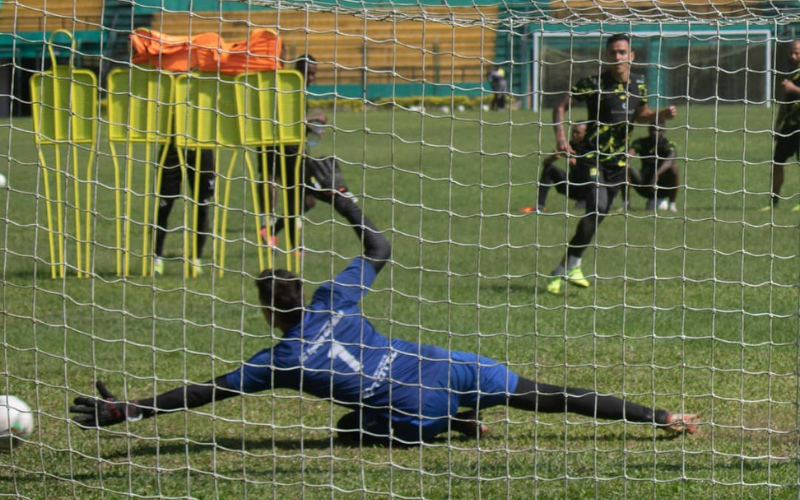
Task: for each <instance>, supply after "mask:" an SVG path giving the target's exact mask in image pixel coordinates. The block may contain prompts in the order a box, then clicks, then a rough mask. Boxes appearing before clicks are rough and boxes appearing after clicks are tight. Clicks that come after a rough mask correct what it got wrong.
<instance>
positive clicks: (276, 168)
mask: <svg viewBox="0 0 800 500" xmlns="http://www.w3.org/2000/svg"><path fill="white" fill-rule="evenodd" d="M284 151H285V152H286V160H285V161H286V187H287V188H288V192H287V196H288V200H289V207H288V212H287V213H285V214H284V215H283V217H279V218H277V220H275V223H274V225H273V226H272V234H273V235H277V234H278V233H280V232H281V231H282V230H283V229H284V227H287V224H286V223H287V219H288V220H289V221H290V223H289V224H288V231H287V233H288V237H289V241H290V242H291V246H292V247H298V246H300V245H299V243H300V242H299V234H298V231H297V224H296V223H295V222H296V221H295V219H294V216H296V215H300V214H296V213H294V212H295V206H294V197H295V196H296V192H297V190H298V189H299V190H301V192H300V196H301V198H302V203H303V207H302V208H301V210H302V212H301V213H305V211H306V210H309V209H311V208H313V207H314V206H315V204H316V199H315V198H314V197H313V196H311V195H306V193H305V189H304V187H305V186H304V183H303V179H304V171H305V162H306V158H305V155H304V156H303V158H302V160H301V164H300V179H295V175H294V174H295V170H294V167H295V161H297V154H298V148H297V146H285V147H284ZM263 153H264V154H263V155H260V158H261V171H259V176H261V177H262V179H261V180H262V182H263V181H264V179H263V172H264V170H265V168H264V167H266V172H267V179H268V180H269V182H271V183H276V184H278V183H281V162H280V154H279V152H278V151H276V150H274V149H268V150H266V151H264V152H263ZM264 161H266V165H265V164H264ZM268 191H269V193H270V196H271V197H273V200H270V209H271V210H272V211H273V213H274V211H275V208H276V207H274V206H272V205H273V201H274V196H275V195H274V194H273V188H272V187H271V186H270V188H269V189H268ZM258 196H259V202H260V203H261V209H260V211H261V213H262V214H264V215H266V216H269V215H270V214H267V213H266V210H265V209H264V207H265V206H266V204H265V203H264V190H263V189H259V190H258ZM267 223H268V224H269V220H267Z"/></svg>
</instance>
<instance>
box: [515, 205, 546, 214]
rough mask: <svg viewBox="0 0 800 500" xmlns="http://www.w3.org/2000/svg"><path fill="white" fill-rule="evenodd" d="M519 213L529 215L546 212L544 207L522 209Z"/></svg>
mask: <svg viewBox="0 0 800 500" xmlns="http://www.w3.org/2000/svg"><path fill="white" fill-rule="evenodd" d="M519 211H520V212H522V213H523V214H529V213H532V212H546V210H545V208H544V207H522V208H520V209H519Z"/></svg>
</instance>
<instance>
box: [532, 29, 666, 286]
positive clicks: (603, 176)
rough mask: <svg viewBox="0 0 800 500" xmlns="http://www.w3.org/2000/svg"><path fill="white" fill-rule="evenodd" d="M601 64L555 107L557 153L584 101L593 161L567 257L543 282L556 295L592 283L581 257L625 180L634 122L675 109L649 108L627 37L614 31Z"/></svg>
mask: <svg viewBox="0 0 800 500" xmlns="http://www.w3.org/2000/svg"><path fill="white" fill-rule="evenodd" d="M605 58H606V62H605V65H606V66H608V67H609V69H607V70H606V71H604V72H603V73H601V74H600V75H597V76H593V77H590V78H585V79H583V80H581V81H579V82H578V83H576V84H575V86H574V87H572V90H571V91H570V93H569V94H568V95H566V96H565V97H564V99H563V100H562V101H561V102H560V103H559V104H557V105H556V107H555V108H554V109H553V122H554V123H555V133H556V144H557V149H558V150H559V151H569V152H570V153H572V154H574V153H575V151H574V150H573V149H572V148H571V147H570V146H569V143H568V142H567V137H566V135H565V133H564V117H565V116H566V112H567V109H568V108H569V107H570V105H571V103H572V102H573V101H574V102H579V103H580V102H582V103H586V109H587V111H588V112H589V120H588V123H587V130H586V138H585V139H584V142H585V143H586V150H588V151H590V152H589V153H587V154H586V155H585V157H586V158H587V159H590V160H592V161H593V165H592V166H591V168H590V171H589V176H590V179H591V184H590V185H589V186H588V187H587V189H586V190H585V194H586V215H585V216H583V217H582V218H581V220H580V222H579V223H578V227H577V229H576V230H575V235H574V236H573V237H572V239H571V240H570V242H569V247H568V249H567V254H566V256H565V257H564V258H563V259H562V261H561V263H560V264H559V265H558V266H557V267H556V268H555V269H554V270H553V272H552V275H551V277H550V278H549V279H548V280H547V291H548V292H550V293H554V294H559V293H561V292H562V290H563V286H564V283H567V282H568V283H572V284H573V285H577V286H580V287H583V288H586V287H588V286H590V284H589V281H588V280H587V279H586V277H585V276H584V274H583V271H582V270H581V258H582V256H583V253H584V252H585V251H586V248H587V247H588V246H589V245H590V244H591V242H592V239H593V238H594V234H595V232H596V231H597V227H598V226H599V225H600V223H602V222H603V219H604V218H605V216H606V215H607V214H608V211H609V208H610V207H611V204H612V203H613V201H614V198H615V197H616V195H617V191H618V190H619V188H620V187H621V186H622V185H623V184H625V183H626V182H627V173H626V170H627V169H626V166H627V152H628V138H629V136H630V133H631V132H632V129H633V127H632V126H631V125H632V124H633V123H634V122H640V123H655V121H656V119H661V120H664V119H668V118H674V117H675V115H676V113H677V112H676V110H675V107H674V106H669V107H667V108H664V109H662V110H660V111H658V112H656V111H654V110H651V109H650V108H649V107H648V106H647V87H646V86H645V83H644V77H642V76H641V75H637V74H635V73H632V72H631V62H632V61H633V59H634V52H633V50H631V40H630V37H629V36H628V35H624V34H618V35H613V36H612V37H610V38H609V39H608V41H607V42H606V48H605Z"/></svg>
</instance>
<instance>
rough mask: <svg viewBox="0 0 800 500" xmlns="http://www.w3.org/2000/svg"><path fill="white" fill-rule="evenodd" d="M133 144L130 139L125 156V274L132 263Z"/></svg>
mask: <svg viewBox="0 0 800 500" xmlns="http://www.w3.org/2000/svg"><path fill="white" fill-rule="evenodd" d="M131 186H133V144H132V143H131V141H130V140H129V141H128V144H127V148H126V158H125V220H124V221H123V223H122V226H123V227H124V228H125V261H124V266H123V272H124V273H125V276H128V275H129V274H130V265H131V217H132V215H131V206H132V204H133V194H132V191H133V190H132V189H131Z"/></svg>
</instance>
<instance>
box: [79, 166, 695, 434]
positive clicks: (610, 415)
mask: <svg viewBox="0 0 800 500" xmlns="http://www.w3.org/2000/svg"><path fill="white" fill-rule="evenodd" d="M327 185H328V186H330V181H327ZM332 191H333V190H332V189H330V190H328V195H329V197H328V198H325V197H324V196H320V199H328V200H331V201H332V202H333V204H334V207H335V209H336V211H337V212H338V213H339V214H340V215H342V216H343V217H344V218H345V219H347V221H348V222H349V223H350V224H352V225H353V228H354V230H355V232H356V235H357V236H358V238H359V239H360V240H362V241H363V242H364V254H363V256H361V257H358V258H356V259H354V260H353V261H352V262H351V263H350V264H349V265H348V266H347V268H346V269H345V270H344V271H342V272H341V273H339V275H338V276H336V277H335V278H334V280H333V281H331V282H328V283H324V284H322V285H321V286H320V287H319V288H318V289H317V290H316V292H315V293H314V295H313V297H312V299H311V302H310V304H309V305H308V306H305V305H304V289H303V287H304V284H303V281H302V280H301V279H300V278H299V277H298V276H296V275H295V274H293V273H291V272H289V271H285V270H272V269H267V270H265V271H263V272H262V273H261V274H260V276H259V277H258V278H257V279H256V286H257V288H258V296H259V302H260V304H261V308H260V309H261V312H262V314H263V316H264V319H265V320H266V322H267V324H268V325H270V326H271V327H273V328H277V329H280V330H282V331H283V337H282V338H281V340H280V341H279V342H278V343H277V344H275V345H274V346H273V347H271V348H269V349H264V350H262V351H261V352H259V353H257V354H256V355H255V356H253V357H252V358H251V359H250V360H249V361H248V362H247V363H245V364H244V365H243V366H242V367H240V368H238V369H236V370H234V371H232V372H230V373H228V374H226V375H222V376H220V377H217V378H216V379H214V380H209V381H208V382H206V383H204V384H189V385H187V386H182V387H179V388H177V389H174V390H171V391H169V392H166V393H163V394H160V395H158V396H156V397H155V398H147V399H139V400H133V401H129V402H122V401H118V400H117V399H116V398H114V396H113V394H111V392H110V391H109V390H108V389H107V388H106V387H105V385H104V384H103V383H102V382H100V381H98V382H97V389H98V391H99V393H100V398H89V397H84V396H81V397H77V398H75V405H74V406H72V407H70V411H71V412H73V413H74V414H75V416H74V420H75V422H77V423H78V424H80V425H81V426H84V427H98V426H100V427H102V426H107V425H112V424H117V423H120V422H123V421H125V420H139V419H141V418H147V417H152V416H154V415H156V414H158V413H164V412H170V411H176V410H186V409H190V408H196V407H199V406H202V405H206V404H208V403H211V402H212V401H215V402H219V401H222V400H224V399H227V398H230V397H233V396H239V395H242V394H243V393H253V392H259V391H265V390H270V389H277V388H288V389H294V390H298V391H303V392H307V393H309V394H312V395H314V396H316V397H319V398H328V399H332V400H333V401H334V402H336V403H337V404H340V405H343V406H346V407H349V408H352V409H353V412H351V413H349V414H347V415H345V416H344V417H342V418H341V419H340V420H339V423H338V424H337V428H338V429H339V431H340V432H341V433H343V434H344V435H345V436H349V437H350V438H352V437H353V435H354V434H355V436H356V437H358V436H361V435H362V433H363V436H364V437H365V438H366V439H371V438H375V439H379V440H386V439H396V440H400V441H402V442H404V443H419V442H422V441H428V440H430V439H432V438H434V437H435V436H436V435H438V434H440V433H442V432H446V431H448V430H449V429H453V430H456V431H460V432H464V433H468V434H472V435H476V434H477V433H479V432H482V431H483V430H484V429H483V427H482V426H480V425H479V424H478V423H477V422H475V420H474V419H475V418H476V414H475V412H476V411H477V410H478V409H483V408H489V407H492V406H497V405H508V406H510V407H512V408H518V409H521V410H529V411H540V412H548V413H563V412H564V411H569V412H575V413H579V414H581V415H585V416H588V417H593V418H595V417H596V418H602V419H614V420H625V421H628V422H641V423H645V424H651V425H655V426H658V427H661V428H663V429H665V430H667V431H669V432H675V433H678V432H688V433H694V432H695V431H696V427H695V421H696V419H697V415H680V414H673V413H669V412H667V411H664V410H656V409H653V408H649V407H646V406H642V405H639V404H636V403H632V402H629V401H624V400H622V399H620V398H616V397H613V396H606V395H602V394H598V393H595V392H592V391H589V390H585V389H572V388H566V389H565V388H564V387H558V386H552V385H545V384H539V383H537V382H534V381H532V380H529V379H526V378H523V377H520V376H519V375H517V374H516V373H514V372H513V371H511V370H510V369H509V368H508V367H506V366H505V365H503V364H502V363H499V362H497V361H494V360H492V359H489V358H485V357H481V356H478V355H476V354H472V353H467V352H459V351H449V350H446V349H442V348H439V347H434V346H427V345H421V344H417V343H413V342H408V341H405V340H401V339H392V340H390V339H389V338H387V337H385V336H384V335H382V334H381V333H380V332H378V331H377V330H375V328H374V327H373V326H372V324H371V323H370V322H369V321H368V320H367V319H366V318H365V317H364V316H363V315H362V313H361V310H360V309H359V306H358V304H359V301H360V300H361V298H362V297H363V296H364V295H365V294H366V293H367V292H368V291H369V289H370V287H371V286H372V284H373V282H374V281H375V278H376V276H377V274H378V273H379V272H380V271H381V269H382V268H383V267H384V265H385V264H386V262H387V261H388V259H389V257H390V254H391V246H390V245H389V242H388V241H387V240H386V239H385V238H384V237H383V236H382V235H381V234H380V232H379V231H378V230H377V229H376V228H375V226H374V225H373V223H372V222H371V221H370V219H369V218H368V217H366V216H365V215H363V214H362V212H361V210H360V209H359V208H358V206H357V205H356V204H355V203H353V201H352V200H350V199H349V198H347V197H345V196H342V195H340V194H337V193H335V192H332ZM459 407H466V408H470V409H471V410H470V411H467V412H464V413H458V409H459Z"/></svg>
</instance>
